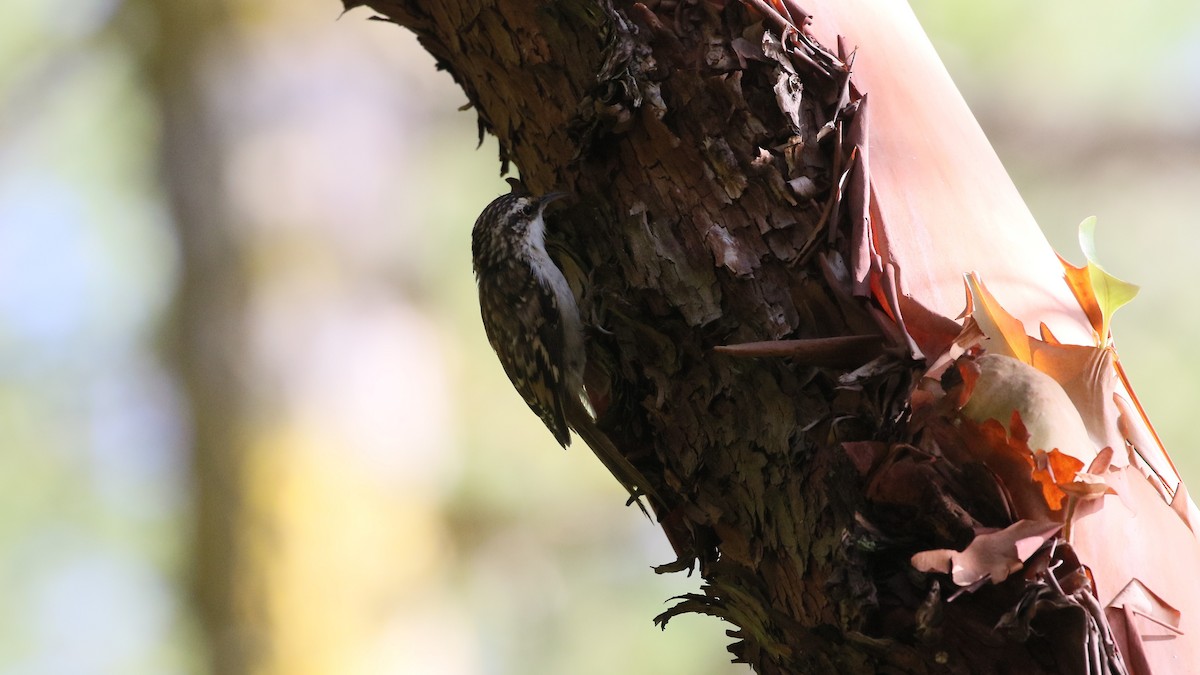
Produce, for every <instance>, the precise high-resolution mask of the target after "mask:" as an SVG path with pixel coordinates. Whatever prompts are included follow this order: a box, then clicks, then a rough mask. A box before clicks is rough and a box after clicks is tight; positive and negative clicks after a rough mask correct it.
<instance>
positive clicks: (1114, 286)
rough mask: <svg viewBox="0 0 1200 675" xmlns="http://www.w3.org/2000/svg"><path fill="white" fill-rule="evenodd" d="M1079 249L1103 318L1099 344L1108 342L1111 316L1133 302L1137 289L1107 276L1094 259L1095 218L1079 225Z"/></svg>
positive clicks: (1087, 219)
mask: <svg viewBox="0 0 1200 675" xmlns="http://www.w3.org/2000/svg"><path fill="white" fill-rule="evenodd" d="M1079 248H1081V249H1083V255H1084V257H1085V258H1087V270H1088V278H1089V279H1090V280H1091V283H1092V292H1093V293H1094V294H1095V295H1096V304H1097V305H1099V306H1100V314H1101V316H1102V317H1103V321H1102V322H1101V327H1100V343H1101V344H1104V343H1105V342H1107V340H1108V331H1109V327H1110V326H1111V320H1112V315H1113V314H1114V313H1115V312H1116V311H1117V310H1118V309H1120V308H1121V306H1123V305H1124V304H1126V303H1127V302H1129V301H1130V300H1133V297H1134V296H1135V295H1137V293H1138V287H1137V285H1135V284H1131V283H1129V282H1128V281H1122V280H1121V279H1118V278H1116V277H1114V276H1113V275H1111V274H1109V273H1108V272H1107V271H1105V269H1104V268H1103V267H1101V266H1100V263H1099V262H1097V260H1096V258H1097V256H1096V217H1095V216H1091V217H1089V218H1085V219H1084V221H1083V222H1082V223H1080V224H1079Z"/></svg>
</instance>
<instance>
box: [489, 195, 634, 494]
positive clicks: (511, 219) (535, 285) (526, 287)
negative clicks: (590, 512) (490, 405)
mask: <svg viewBox="0 0 1200 675" xmlns="http://www.w3.org/2000/svg"><path fill="white" fill-rule="evenodd" d="M509 184H510V186H511V190H510V191H509V193H508V194H504V195H501V196H499V197H497V198H496V199H494V200H493V201H492V202H491V203H490V204H488V205H487V207H486V208H484V210H483V212H482V213H481V214H480V215H479V218H478V219H476V221H475V226H474V228H473V229H472V232H471V257H472V264H473V267H474V271H475V279H476V282H477V285H478V288H479V309H480V315H481V318H482V319H483V329H484V332H485V333H486V334H487V338H488V342H489V343H490V344H491V346H492V349H493V350H494V351H495V352H496V356H497V357H498V358H499V360H500V364H501V365H502V366H503V368H504V372H505V374H506V375H508V379H509V380H510V381H511V382H512V384H513V387H514V388H516V390H517V392H518V393H520V395H521V398H523V399H524V400H525V403H526V404H527V405H528V406H529V408H530V409H531V410H532V411H533V412H534V413H536V414H537V416H538V417H539V418H540V419H541V420H542V423H543V424H545V425H546V428H547V429H549V430H550V433H552V434H553V435H554V438H555V440H556V441H558V443H559V445H561V446H562V447H563V448H567V447H568V446H570V445H571V431H572V430H574V431H575V433H576V434H578V435H579V437H580V438H582V439H583V441H584V442H585V443H586V444H587V445H588V446H589V447H590V448H591V449H592V451H593V452H594V453H595V454H596V456H597V457H598V458H599V459H600V461H601V462H602V463H603V464H604V465H605V467H606V468H607V469H608V470H609V472H610V473H612V474H613V476H614V477H616V479H617V480H618V481H619V482H620V483H621V485H622V486H623V487H624V488H625V489H626V491H628V492H629V494H630V500H629V501H630V502H631V503H632V502H637V503H638V505H639V506H640V507H641V508H642V510H643V511H645V507H644V506H642V505H641V502H640V501H638V497H639V496H641V495H646V496H648V497H650V498H654V497H655V494H654V492H653V490H652V488H651V487H650V485H649V483H648V481H647V480H646V478H645V476H644V475H643V474H642V472H641V471H639V470H638V469H637V468H636V467H634V466H633V464H631V463H630V462H629V460H628V459H627V458H626V457H625V456H624V455H622V454H621V453H620V452H619V451H618V450H617V448H616V446H615V445H614V444H613V443H612V441H611V439H610V438H609V437H608V435H607V434H606V433H604V431H603V430H601V429H600V428H599V427H598V426H597V424H596V420H595V418H594V417H593V415H592V413H591V411H590V410H589V406H588V405H587V404H586V403H585V402H586V401H587V400H588V398H587V391H586V389H585V385H584V372H585V369H586V367H587V351H586V349H585V342H586V338H585V331H584V325H583V321H582V319H581V318H580V313H579V306H578V303H577V302H576V300H575V295H574V293H573V292H572V291H571V286H570V284H568V283H567V279H566V277H565V276H564V275H563V272H562V269H561V268H559V266H558V265H557V264H556V263H555V262H554V260H553V259H552V258H551V257H550V254H549V253H548V252H547V250H546V240H545V238H546V221H545V217H544V212H545V210H546V207H547V206H549V205H550V204H552V203H553V202H556V201H558V200H560V199H562V198H564V197H566V196H567V193H565V192H549V193H546V194H543V195H541V196H535V195H533V194H530V193H529V192H528V191H527V190H526V189H525V187H524V185H523V184H522V183H521V182H520V181H519V180H516V179H511V178H510V179H509Z"/></svg>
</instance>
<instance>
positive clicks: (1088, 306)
mask: <svg viewBox="0 0 1200 675" xmlns="http://www.w3.org/2000/svg"><path fill="white" fill-rule="evenodd" d="M1055 255H1058V254H1057V253H1056V254H1055ZM1058 261H1059V262H1060V263H1062V266H1063V277H1065V278H1066V280H1067V286H1070V288H1071V293H1073V294H1074V295H1075V299H1076V300H1078V301H1079V306H1080V307H1081V308H1082V309H1083V313H1084V314H1086V315H1087V318H1088V322H1089V323H1091V324H1092V330H1094V331H1095V332H1096V334H1097V335H1099V334H1100V327H1101V326H1102V325H1103V323H1104V315H1103V314H1101V312H1100V305H1098V304H1097V303H1096V294H1095V293H1094V292H1092V280H1091V275H1090V274H1088V269H1087V268H1086V267H1076V266H1074V265H1072V264H1071V263H1070V262H1068V261H1067V259H1066V258H1064V257H1062V256H1061V255H1059V256H1058ZM1042 339H1045V338H1044V337H1043V338H1042ZM1046 342H1050V340H1046Z"/></svg>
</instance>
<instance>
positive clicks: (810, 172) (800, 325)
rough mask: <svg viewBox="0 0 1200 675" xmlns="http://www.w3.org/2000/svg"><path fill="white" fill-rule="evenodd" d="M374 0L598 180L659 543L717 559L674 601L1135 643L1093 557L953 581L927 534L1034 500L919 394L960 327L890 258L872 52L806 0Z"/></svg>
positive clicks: (616, 414) (764, 628) (1056, 661)
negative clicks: (970, 585) (1098, 599)
mask: <svg viewBox="0 0 1200 675" xmlns="http://www.w3.org/2000/svg"><path fill="white" fill-rule="evenodd" d="M346 5H347V7H352V6H357V5H367V6H369V7H371V8H372V9H374V10H376V11H377V12H379V13H380V14H381V15H383V17H386V18H387V19H388V20H392V21H395V22H396V23H399V24H401V25H403V26H405V27H407V28H409V29H410V30H412V31H414V32H415V33H416V34H417V36H418V38H419V39H420V41H421V43H422V44H423V45H424V46H425V48H426V49H427V50H428V51H429V52H430V53H431V54H433V55H434V56H435V57H436V58H437V60H438V62H439V66H440V67H442V68H444V69H446V70H448V71H449V72H450V73H451V74H452V75H453V76H454V78H455V80H456V81H457V82H458V83H459V84H460V85H461V86H462V88H463V90H464V92H465V93H466V95H467V97H468V99H469V100H470V103H471V104H472V106H473V107H474V108H475V109H476V110H477V112H478V115H479V125H480V133H481V139H482V135H483V133H484V132H488V133H491V134H493V135H494V136H495V137H496V138H497V139H498V141H499V147H500V160H501V165H502V171H503V170H504V169H505V168H507V166H508V165H509V164H510V163H511V164H514V165H515V166H516V167H518V168H519V169H520V171H521V175H522V179H523V180H524V182H525V183H526V184H527V185H528V186H529V187H530V188H531V189H532V190H533V191H534V192H547V191H550V190H567V191H570V192H571V193H572V194H573V195H574V196H575V199H574V201H573V203H570V204H569V205H568V206H567V207H566V208H563V209H561V210H559V211H558V212H557V213H555V214H553V215H552V217H551V227H552V228H553V232H551V233H550V234H551V236H552V237H553V238H554V239H555V241H554V242H553V243H554V244H556V245H557V247H558V248H559V249H560V250H561V251H562V256H561V258H562V260H563V261H564V263H569V264H564V267H566V268H567V272H568V274H569V276H573V277H574V279H573V283H574V285H575V286H576V293H577V295H578V296H579V297H580V298H581V311H582V312H583V315H584V317H585V321H586V322H587V323H589V324H590V325H591V326H593V327H595V328H596V329H597V330H595V331H593V332H592V334H591V340H590V343H589V345H588V351H589V355H588V356H589V365H593V366H595V367H593V368H592V371H593V372H590V373H589V382H588V385H589V390H590V392H591V393H592V394H593V395H594V403H596V408H597V412H598V413H599V415H598V422H599V424H600V426H601V427H603V428H604V429H605V431H606V432H607V433H608V434H609V435H610V437H611V438H612V439H613V440H614V442H615V443H616V444H617V446H618V447H620V448H621V449H622V450H623V451H624V452H625V453H626V454H627V456H628V457H629V459H630V460H631V461H632V462H633V463H634V464H635V465H636V466H637V467H638V469H639V470H641V471H642V473H644V474H645V475H646V476H647V477H648V478H649V480H650V481H651V482H652V483H654V485H653V487H654V489H655V490H654V491H655V493H656V494H658V495H661V501H656V502H654V503H652V504H651V506H652V507H653V509H654V512H655V513H656V515H657V516H658V518H659V519H660V522H661V524H662V527H663V529H664V531H665V532H666V534H667V536H668V538H669V539H670V541H671V543H672V545H673V546H674V548H675V550H676V552H677V553H678V555H679V559H678V560H677V561H675V562H673V563H668V564H665V565H663V566H661V567H660V568H659V571H662V572H667V571H677V570H681V569H688V568H691V567H693V566H698V568H699V570H700V573H701V575H702V577H703V579H704V585H703V588H702V590H701V592H700V593H696V594H691V595H688V596H685V597H684V598H681V600H680V602H679V603H678V604H677V605H676V606H674V607H673V608H671V609H670V610H668V611H667V612H665V613H663V614H662V615H661V616H659V617H657V619H656V620H657V621H659V622H660V623H662V624H665V623H667V622H668V621H669V620H670V618H671V617H673V616H676V615H678V614H679V613H681V612H699V613H705V614H710V615H713V616H718V617H721V618H723V619H725V620H727V621H729V622H730V623H732V624H733V625H735V626H736V627H737V628H736V630H734V631H732V632H731V633H730V635H731V636H732V637H733V638H734V639H735V642H734V644H732V645H731V646H730V651H731V652H732V653H733V654H734V656H735V657H736V660H739V661H744V662H748V663H750V664H752V665H753V667H754V668H755V670H756V671H758V672H760V673H764V674H775V673H780V674H782V673H789V674H794V673H902V672H903V673H927V672H928V673H932V672H951V673H1041V672H1083V671H1080V670H1078V669H1079V668H1087V667H1088V665H1087V664H1088V658H1086V657H1081V656H1080V655H1079V654H1080V653H1082V650H1083V646H1082V645H1083V643H1084V642H1087V640H1091V642H1090V643H1089V644H1090V645H1091V648H1093V649H1094V650H1095V651H1096V654H1100V653H1101V652H1103V651H1104V649H1110V650H1111V645H1112V641H1111V638H1110V637H1106V636H1107V633H1105V631H1106V630H1107V629H1106V628H1105V623H1104V619H1103V617H1102V616H1100V615H1099V614H1098V613H1097V612H1096V611H1092V612H1089V611H1088V608H1096V607H1098V606H1099V605H1096V603H1095V599H1094V598H1093V597H1091V596H1090V595H1088V594H1087V592H1086V591H1087V589H1086V586H1087V585H1086V584H1085V583H1082V582H1079V583H1078V584H1077V585H1074V586H1067V587H1065V588H1064V587H1059V586H1058V585H1057V581H1051V582H1050V583H1049V585H1048V586H1046V585H1045V584H1043V586H1045V587H1043V586H1036V587H1034V586H1033V585H1031V584H1032V582H1027V581H1023V580H1021V579H1019V578H1016V577H1014V578H1012V579H1011V580H1010V582H1008V583H1005V584H999V585H996V586H988V587H982V588H977V589H974V590H975V592H973V593H971V594H968V595H963V596H961V597H958V598H956V599H954V601H953V602H947V601H945V600H944V596H945V595H946V594H945V593H942V592H941V590H940V589H939V582H938V581H936V580H931V577H929V576H926V575H923V574H919V573H917V571H916V570H915V569H913V568H912V567H911V566H910V564H909V558H910V556H912V554H914V553H916V552H918V551H923V550H929V549H955V550H962V549H963V548H964V547H966V546H967V545H968V544H970V543H971V541H972V539H973V538H974V536H975V533H976V531H978V529H979V528H982V527H993V528H997V529H1000V528H1004V527H1007V526H1010V525H1012V523H1013V522H1015V521H1016V520H1017V518H1018V515H1019V510H1018V511H1014V508H1013V505H1012V504H1011V503H1010V498H1009V497H1008V496H1007V494H1006V492H1005V490H1004V489H1003V486H1002V485H1001V484H1000V483H999V479H998V478H997V477H996V475H995V474H994V472H993V471H992V470H991V469H990V468H989V467H988V466H986V465H985V463H984V462H983V461H981V460H980V459H979V458H977V457H973V456H969V455H959V456H954V455H953V454H952V453H953V450H954V448H955V447H957V445H959V444H965V443H967V441H969V440H972V439H976V437H970V438H966V437H960V436H957V435H955V434H958V433H966V432H956V431H953V430H952V428H950V427H948V428H947V429H942V428H941V427H938V426H936V425H932V426H930V427H928V428H926V427H922V426H920V425H916V426H914V425H913V424H912V423H911V420H910V419H909V417H908V413H909V412H910V407H909V403H910V397H911V396H912V395H913V392H914V390H915V389H916V387H917V380H918V378H919V377H920V376H921V374H922V373H923V372H924V370H925V363H924V362H923V360H922V359H923V358H924V357H926V356H928V357H930V358H932V357H935V356H937V355H938V354H940V353H942V352H943V351H945V349H946V348H947V347H948V345H949V344H950V342H951V341H952V340H953V339H954V337H955V335H956V334H957V332H958V329H959V327H958V325H957V324H956V323H954V322H953V321H952V319H951V318H950V317H953V315H952V314H951V315H949V316H943V315H942V314H943V312H939V311H934V309H940V308H934V309H930V308H929V307H931V306H930V305H922V304H921V300H922V299H921V298H913V297H910V295H908V294H907V293H906V292H905V290H904V289H905V286H904V285H903V283H902V282H903V281H904V280H903V279H901V278H900V270H899V269H898V268H897V267H896V266H895V265H893V264H892V263H890V262H889V263H886V264H883V265H881V264H880V262H879V261H880V257H881V256H882V257H884V258H886V253H887V251H886V250H881V249H886V247H887V246H888V245H889V242H887V241H886V240H878V241H872V237H878V236H879V232H876V231H874V230H872V229H871V228H872V227H874V226H873V225H872V223H874V222H876V221H877V220H878V219H877V218H871V217H870V215H871V213H872V212H871V209H876V208H878V207H877V205H876V204H875V203H874V202H872V199H873V197H872V184H871V182H870V180H869V176H868V175H867V168H868V164H867V162H866V161H865V160H866V158H865V157H864V156H863V153H865V150H866V147H867V145H866V143H865V140H864V139H865V138H866V135H867V133H868V128H867V119H866V116H865V109H866V99H865V98H863V97H862V95H861V93H860V92H859V91H857V90H856V89H855V87H854V85H853V84H852V82H851V77H850V75H851V64H852V62H853V59H854V55H853V54H852V53H850V52H849V50H848V49H847V48H845V47H844V46H840V45H837V46H826V47H821V46H819V45H817V44H816V42H815V41H814V39H813V38H812V37H811V36H810V35H808V34H806V33H803V32H797V31H796V30H795V26H796V25H801V26H802V25H803V21H804V17H806V16H807V14H806V13H804V12H803V11H802V10H800V8H798V7H797V6H796V4H795V3H794V2H783V3H778V2H771V3H767V2H761V1H758V0H755V1H753V2H746V3H738V2H722V1H713V2H685V1H680V2H668V1H666V0H664V1H662V2H650V3H646V4H642V3H631V2H620V1H615V0H598V1H595V2H582V1H581V2H555V3H551V2H546V3H536V2H528V1H527V0H507V1H504V0H502V1H498V2H495V3H487V4H486V5H484V6H480V5H479V4H478V3H466V2H437V3H434V2H427V1H423V0H411V1H408V2H402V1H398V0H366V1H359V0H346ZM783 13H790V14H791V17H790V20H789V19H788V18H785V17H784V16H783ZM913 87H914V88H918V89H919V87H920V83H919V82H915V83H913ZM887 131H888V130H887V129H884V130H882V131H881V133H887ZM893 189H894V186H893ZM968 226H969V225H968V224H963V227H968ZM891 243H892V244H897V243H898V242H891ZM872 246H874V248H872ZM932 246H934V247H936V243H934V244H933V245H932ZM867 270H874V272H872V273H871V274H868V272H867ZM962 271H963V272H967V271H970V270H968V269H964V270H962ZM1076 314H1079V315H1080V316H1082V314H1081V313H1079V312H1076ZM906 319H907V321H908V323H906ZM825 338H841V339H840V340H835V341H832V342H830V341H825V340H823V339H825ZM817 339H822V341H820V342H814V341H813V340H817ZM781 341H794V342H781ZM764 342H770V343H773V346H771V347H763V346H761V345H760V346H758V347H752V348H744V349H740V350H739V349H738V348H733V349H725V348H722V347H723V346H727V345H739V344H752V343H764ZM781 345H783V346H781ZM881 345H882V346H883V347H882V349H883V351H882V355H881ZM980 434H984V432H980ZM980 437H982V436H980ZM989 438H990V437H989ZM964 439H966V440H964ZM943 451H944V452H943ZM1048 555H1054V556H1059V557H1057V558H1054V560H1056V561H1062V560H1063V559H1065V558H1067V557H1069V556H1071V555H1073V554H1071V553H1070V552H1069V551H1068V552H1066V553H1062V552H1059V553H1053V554H1048ZM1047 560H1049V558H1047ZM1068 568H1069V569H1072V570H1075V569H1078V561H1075V567H1069V566H1068ZM1039 569H1041V568H1039ZM1039 574H1043V575H1044V574H1045V571H1044V569H1043V570H1042V571H1041V572H1039ZM1050 574H1051V575H1052V574H1053V573H1052V572H1051V573H1050ZM1019 576H1020V575H1017V577H1019ZM1038 583H1042V581H1039V582H1038ZM1076 591H1078V592H1080V593H1082V594H1083V595H1082V596H1080V598H1075V599H1071V597H1070V596H1072V594H1073V593H1075V592H1076ZM1031 594H1032V595H1031ZM1035 596H1036V597H1035ZM1085 596H1086V597H1085ZM1041 600H1045V602H1044V603H1042V604H1037V602H1039V601H1041ZM1055 603H1057V604H1055ZM1089 603H1091V604H1089ZM1035 606H1036V607H1037V608H1038V609H1040V610H1041V612H1042V613H1041V615H1040V616H1034V614H1036V612H1034V611H1032V610H1029V608H1031V607H1035ZM1021 607H1024V608H1026V612H1025V614H1021V613H1020V612H1017V611H1016V610H1015V609H1014V608H1021ZM1089 617H1090V618H1089ZM998 623H999V626H1000V627H1001V628H1004V630H997V626H998ZM1089 631H1092V632H1091V633H1089ZM1088 636H1090V637H1088ZM1097 636H1099V637H1097ZM1105 640H1107V642H1105ZM1076 647H1078V649H1076ZM1097 658H1100V657H1097ZM1101 660H1102V661H1104V663H1106V664H1109V665H1106V666H1104V667H1105V668H1111V670H1104V671H1103V672H1120V666H1119V664H1117V662H1116V661H1114V660H1112V657H1111V655H1109V656H1104V657H1103V658H1102V659H1101ZM1110 661H1111V663H1109V662H1110ZM1114 664H1115V665H1114Z"/></svg>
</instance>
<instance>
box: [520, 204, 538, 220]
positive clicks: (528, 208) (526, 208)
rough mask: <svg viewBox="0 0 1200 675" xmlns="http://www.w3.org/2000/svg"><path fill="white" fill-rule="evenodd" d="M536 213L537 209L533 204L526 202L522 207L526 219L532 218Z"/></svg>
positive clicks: (522, 213)
mask: <svg viewBox="0 0 1200 675" xmlns="http://www.w3.org/2000/svg"><path fill="white" fill-rule="evenodd" d="M535 211H537V207H536V206H535V205H534V204H533V202H526V203H525V204H524V205H523V206H522V207H521V215H522V216H525V217H529V216H532V215H533V214H534V212H535Z"/></svg>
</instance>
